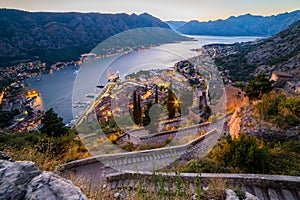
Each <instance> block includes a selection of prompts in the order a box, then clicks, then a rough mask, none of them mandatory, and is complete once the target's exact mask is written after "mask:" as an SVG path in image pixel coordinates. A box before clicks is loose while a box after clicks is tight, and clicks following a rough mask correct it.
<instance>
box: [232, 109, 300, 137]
mask: <svg viewBox="0 0 300 200" xmlns="http://www.w3.org/2000/svg"><path fill="white" fill-rule="evenodd" d="M299 129H300V126H295V127H292V128H289V129H281V128H280V127H276V126H275V125H273V124H270V123H267V122H264V121H263V120H261V119H258V118H257V117H256V116H255V114H254V108H253V106H252V105H251V104H249V105H245V106H241V107H239V108H238V109H236V111H235V112H234V113H233V115H232V117H231V119H230V135H231V137H232V138H236V137H238V136H239V135H240V134H241V133H245V134H247V135H248V136H252V135H254V136H256V137H257V138H259V139H263V140H265V141H271V140H273V139H280V138H286V137H288V138H289V137H294V136H297V135H298V131H299Z"/></svg>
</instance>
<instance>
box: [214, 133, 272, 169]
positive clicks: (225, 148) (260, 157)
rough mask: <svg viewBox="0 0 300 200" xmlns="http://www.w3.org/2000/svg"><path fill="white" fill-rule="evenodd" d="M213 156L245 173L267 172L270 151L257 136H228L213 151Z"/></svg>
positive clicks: (226, 165) (225, 164)
mask: <svg viewBox="0 0 300 200" xmlns="http://www.w3.org/2000/svg"><path fill="white" fill-rule="evenodd" d="M213 158H214V160H216V161H217V162H219V163H221V164H223V165H224V166H225V167H228V166H230V167H233V168H234V169H236V168H238V169H239V170H241V171H242V172H244V173H267V172H268V171H269V166H268V164H269V158H270V153H269V151H268V149H267V148H266V147H265V146H264V144H263V142H262V141H260V140H258V139H257V138H256V137H254V136H251V137H248V136H246V134H242V135H240V137H239V138H237V139H231V137H226V138H225V140H223V141H222V142H221V143H219V145H218V146H217V148H215V149H214V151H213Z"/></svg>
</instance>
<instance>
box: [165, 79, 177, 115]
mask: <svg viewBox="0 0 300 200" xmlns="http://www.w3.org/2000/svg"><path fill="white" fill-rule="evenodd" d="M174 100H175V99H174V96H173V93H172V85H170V87H169V88H168V96H167V110H168V117H169V119H173V118H174V116H175V107H174Z"/></svg>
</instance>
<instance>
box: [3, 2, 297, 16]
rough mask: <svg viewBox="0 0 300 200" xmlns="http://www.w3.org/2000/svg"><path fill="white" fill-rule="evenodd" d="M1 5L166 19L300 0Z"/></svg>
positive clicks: (285, 7)
mask: <svg viewBox="0 0 300 200" xmlns="http://www.w3.org/2000/svg"><path fill="white" fill-rule="evenodd" d="M0 7H1V8H14V9H21V10H27V11H54V12H68V11H76V12H99V13H128V14H132V13H136V14H141V13H144V12H147V13H149V14H151V15H153V16H155V17H158V18H160V19H162V20H164V21H167V20H177V21H179V20H180V21H190V20H199V21H208V20H216V19H226V18H228V17H230V16H238V15H242V14H247V13H250V14H254V15H263V16H269V15H273V14H274V15H276V14H279V13H284V12H290V11H294V10H300V0H0Z"/></svg>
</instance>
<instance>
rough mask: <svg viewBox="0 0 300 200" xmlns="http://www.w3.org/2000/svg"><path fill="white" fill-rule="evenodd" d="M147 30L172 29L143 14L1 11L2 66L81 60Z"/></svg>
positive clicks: (0, 61)
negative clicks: (118, 38)
mask: <svg viewBox="0 0 300 200" xmlns="http://www.w3.org/2000/svg"><path fill="white" fill-rule="evenodd" d="M143 27H160V28H166V29H170V27H169V26H168V25H167V24H166V23H164V22H162V21H161V20H160V19H158V18H156V17H153V16H151V15H149V14H148V13H143V14H140V15H136V14H131V15H128V14H125V13H119V14H101V13H78V12H68V13H62V12H60V13H54V12H27V11H22V10H14V9H0V64H2V65H5V64H6V65H7V64H10V62H11V61H16V60H17V61H18V60H22V59H34V58H39V59H41V60H43V61H44V62H47V63H55V62H57V61H70V60H73V59H78V57H79V55H80V54H82V53H86V52H89V51H90V50H92V49H93V48H94V47H95V46H97V45H98V44H99V43H100V42H102V41H104V40H105V39H107V38H109V37H110V36H113V35H115V34H118V33H120V32H123V31H126V30H129V29H134V28H143Z"/></svg>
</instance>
